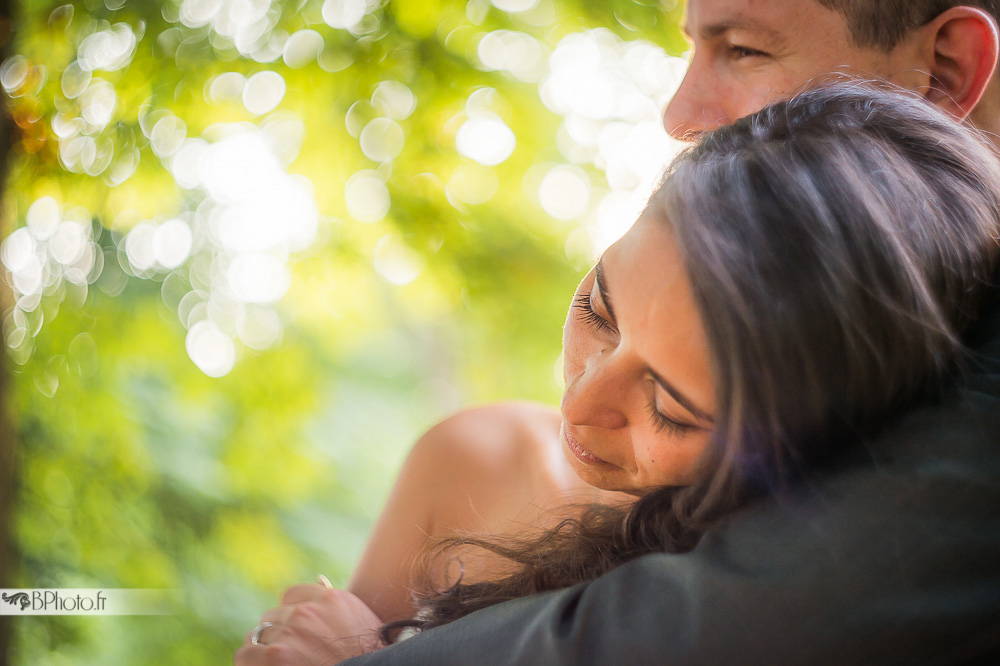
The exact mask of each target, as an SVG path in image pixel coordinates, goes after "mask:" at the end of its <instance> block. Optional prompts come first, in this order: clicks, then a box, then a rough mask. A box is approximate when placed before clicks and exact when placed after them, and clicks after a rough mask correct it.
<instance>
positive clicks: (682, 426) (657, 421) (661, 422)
mask: <svg viewBox="0 0 1000 666" xmlns="http://www.w3.org/2000/svg"><path fill="white" fill-rule="evenodd" d="M649 415H650V416H651V417H652V418H653V426H654V427H655V428H656V431H657V432H665V433H667V434H669V435H672V436H674V437H683V436H684V435H685V434H687V433H688V432H690V431H691V430H698V426H693V425H691V424H690V423H681V422H680V421H675V420H674V419H672V418H670V417H669V416H667V415H666V414H664V413H663V412H661V411H660V410H659V409H657V408H656V403H655V402H651V403H649Z"/></svg>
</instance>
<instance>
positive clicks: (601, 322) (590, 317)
mask: <svg viewBox="0 0 1000 666" xmlns="http://www.w3.org/2000/svg"><path fill="white" fill-rule="evenodd" d="M573 307H574V308H576V311H577V316H578V317H579V318H580V320H581V321H583V322H584V323H585V324H587V325H588V326H590V327H592V328H594V329H596V330H598V331H602V332H607V333H615V332H616V329H615V327H614V326H613V325H612V324H611V322H609V321H608V320H607V319H605V318H604V317H602V316H601V315H599V314H597V313H596V312H595V311H594V306H593V305H591V303H590V292H589V291H588V292H587V293H585V294H580V295H579V296H577V297H576V299H575V300H574V302H573Z"/></svg>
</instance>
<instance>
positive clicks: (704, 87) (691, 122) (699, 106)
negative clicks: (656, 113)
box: [663, 62, 726, 141]
mask: <svg viewBox="0 0 1000 666" xmlns="http://www.w3.org/2000/svg"><path fill="white" fill-rule="evenodd" d="M715 88H716V86H715V85H713V84H712V83H711V81H710V80H709V75H708V73H707V72H705V71H704V70H703V69H702V68H701V67H698V66H697V64H696V63H695V62H692V64H691V67H690V68H688V71H687V73H686V74H685V75H684V80H683V81H681V86H680V88H678V89H677V92H676V94H674V96H673V98H672V99H671V100H670V102H669V103H668V104H667V107H666V108H665V109H664V110H663V128H664V129H666V130H667V133H668V134H670V136H672V137H673V138H675V139H678V140H680V141H695V140H697V139H698V137H699V136H700V135H701V134H702V133H703V132H707V131H708V130H711V129H713V128H715V127H719V126H720V125H723V124H725V122H726V118H725V114H724V113H722V110H721V109H720V108H719V104H718V100H716V99H713V97H714V96H713V95H712V91H713V89H715Z"/></svg>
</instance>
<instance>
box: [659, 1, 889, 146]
mask: <svg viewBox="0 0 1000 666" xmlns="http://www.w3.org/2000/svg"><path fill="white" fill-rule="evenodd" d="M684 28H685V32H686V33H687V35H688V38H689V39H690V41H691V44H692V47H693V56H692V59H691V65H690V69H689V70H688V73H687V76H686V77H685V78H684V82H683V83H682V84H681V87H680V89H679V90H678V92H677V94H676V96H675V97H674V98H673V100H672V101H671V102H670V104H669V105H668V106H667V108H666V109H665V110H664V113H663V124H664V127H666V129H667V131H668V132H669V133H670V134H671V135H672V136H674V137H676V138H693V135H696V134H697V133H698V132H702V131H705V130H709V129H712V128H714V127H718V126H720V125H725V124H728V123H731V122H733V121H734V120H736V119H738V118H741V117H743V116H745V115H747V114H750V113H753V112H755V111H759V110H760V109H762V108H764V107H765V106H767V105H768V104H770V103H772V102H775V101H778V100H781V99H785V98H787V97H789V96H791V95H793V94H794V93H796V92H798V91H800V90H801V89H802V88H804V87H807V84H808V83H810V82H811V81H814V80H816V79H818V78H821V77H827V76H829V75H831V74H837V73H845V74H852V75H855V76H861V77H864V78H869V79H872V78H886V79H889V80H892V81H893V82H894V83H898V84H900V85H904V86H905V85H906V84H907V81H906V78H907V76H906V69H907V67H906V63H905V59H906V54H907V50H906V49H905V48H903V47H900V48H897V49H894V50H893V51H892V52H891V53H884V52H882V51H879V50H877V49H869V48H860V47H858V46H855V45H854V44H853V43H852V42H851V35H850V30H849V28H848V25H847V22H846V20H845V19H844V17H843V15H841V14H840V13H838V12H836V11H833V10H830V9H827V8H826V7H824V6H822V5H821V4H820V3H819V2H818V1H817V0H688V3H687V21H686V24H685V26H684Z"/></svg>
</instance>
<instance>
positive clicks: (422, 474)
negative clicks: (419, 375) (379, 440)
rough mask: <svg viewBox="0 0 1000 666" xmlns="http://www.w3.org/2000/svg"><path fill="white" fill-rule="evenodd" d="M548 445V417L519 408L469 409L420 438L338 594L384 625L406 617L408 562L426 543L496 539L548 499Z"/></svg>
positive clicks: (553, 486)
mask: <svg viewBox="0 0 1000 666" xmlns="http://www.w3.org/2000/svg"><path fill="white" fill-rule="evenodd" d="M552 442H558V420H557V418H556V417H555V416H554V412H552V411H551V410H548V409H546V408H542V407H539V406H537V405H531V404H526V403H506V404H498V405H489V406H485V407H479V408H475V409H469V410H466V411H463V412H460V413H458V414H456V415H455V416H453V417H451V418H449V419H447V420H445V421H443V422H441V423H440V424H438V425H436V426H435V427H434V428H432V429H431V430H429V431H428V432H427V434H425V435H424V436H423V437H422V438H421V439H420V440H419V441H418V442H417V443H416V444H415V445H414V447H413V450H412V451H411V453H410V455H409V457H408V458H407V460H406V462H405V463H404V465H403V468H402V470H401V471H400V474H399V478H398V479H397V481H396V484H395V486H394V487H393V489H392V492H391V494H390V496H389V500H388V503H387V504H386V506H385V508H384V509H383V511H382V515H381V516H380V518H379V519H378V521H377V523H376V525H375V528H374V530H373V532H372V535H371V537H370V539H369V542H368V545H367V547H366V549H365V552H364V554H363V555H362V557H361V562H360V563H359V565H358V567H357V569H356V570H355V572H354V575H353V576H352V577H351V580H350V582H349V583H348V588H347V589H348V590H349V591H350V592H352V593H354V594H356V595H357V596H358V597H359V598H361V599H362V600H363V601H364V602H365V603H366V604H368V606H369V607H370V608H371V609H372V610H373V611H375V613H376V614H377V615H378V616H379V617H380V618H381V619H382V620H384V621H386V622H389V621H393V620H397V619H401V618H405V617H410V616H411V615H412V612H413V605H412V602H411V598H410V590H411V589H412V582H413V575H414V562H415V560H416V559H417V557H418V556H419V555H420V554H421V553H422V552H424V551H425V550H426V549H427V548H428V547H429V546H430V545H431V544H432V543H433V542H434V541H435V540H436V539H438V538H439V537H442V536H449V535H454V534H455V533H457V532H463V531H470V532H486V533H496V532H497V531H498V530H499V529H501V528H502V526H503V525H504V524H505V523H509V522H510V521H511V520H530V513H531V512H530V507H532V506H534V505H538V504H541V503H543V502H545V500H546V497H545V496H552V495H554V494H556V493H557V491H558V490H559V489H560V487H559V480H560V479H561V478H562V477H559V476H558V475H557V474H553V468H554V467H555V468H559V467H560V466H559V462H558V461H559V460H560V459H559V458H558V455H557V456H556V457H553V456H552V455H551V454H552V451H551V448H552V444H551V443H552ZM556 453H557V454H558V451H557V452H556ZM559 471H560V473H561V469H560V470H559ZM464 575H465V576H466V578H467V579H468V578H469V577H471V576H473V575H475V572H473V571H470V570H468V569H466V571H465V572H464Z"/></svg>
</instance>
